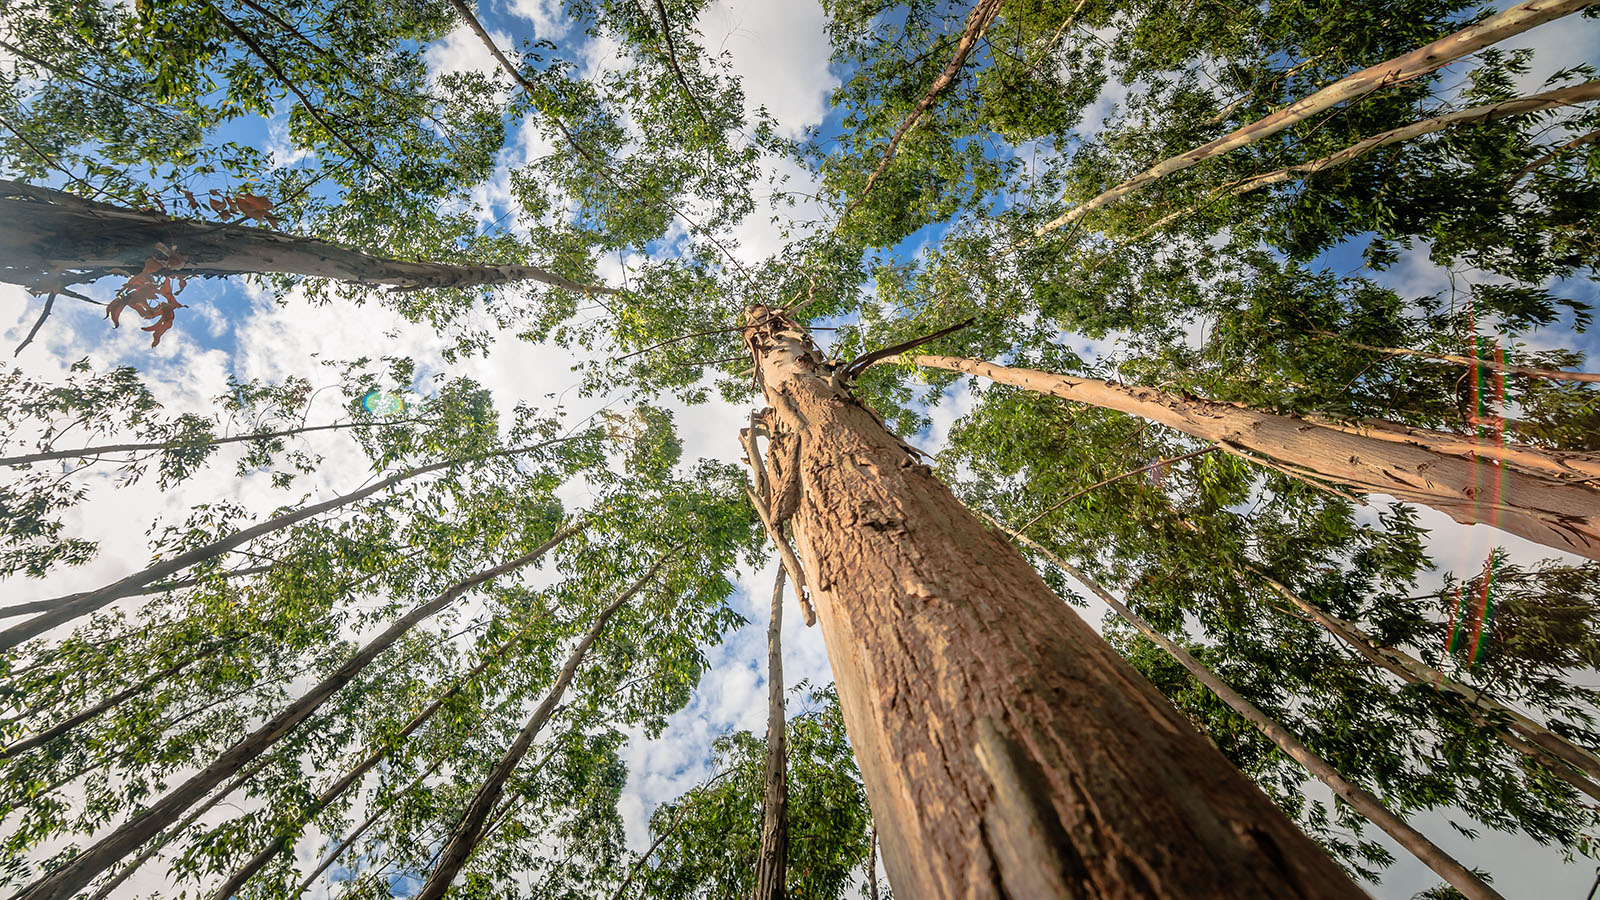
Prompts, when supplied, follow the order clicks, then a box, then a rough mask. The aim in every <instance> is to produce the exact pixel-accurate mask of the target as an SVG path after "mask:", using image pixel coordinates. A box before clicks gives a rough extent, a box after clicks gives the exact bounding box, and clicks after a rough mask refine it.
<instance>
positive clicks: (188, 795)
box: [15, 525, 579, 900]
mask: <svg viewBox="0 0 1600 900" xmlns="http://www.w3.org/2000/svg"><path fill="white" fill-rule="evenodd" d="M578 529H579V526H577V525H573V526H571V527H568V528H565V529H563V530H561V531H560V532H558V533H557V534H556V536H555V537H553V538H551V539H550V540H548V541H546V542H545V543H544V544H543V545H541V546H540V547H539V548H537V549H535V550H534V551H532V552H530V553H526V554H523V555H522V556H519V557H517V558H516V559H513V560H511V561H510V562H506V563H502V564H500V565H498V566H494V567H493V568H489V569H485V570H484V571H482V572H479V573H478V574H476V575H474V576H472V577H471V578H467V579H465V580H463V581H460V582H457V583H456V584H454V585H452V586H451V587H450V588H449V589H448V590H446V591H445V592H444V593H442V594H440V595H438V596H437V597H435V598H433V599H432V600H429V601H428V602H427V603H424V604H422V605H421V606H418V607H417V608H415V609H413V610H412V611H411V612H409V613H407V614H406V615H405V616H404V617H402V618H401V619H400V620H399V621H397V622H395V623H394V624H393V625H390V626H389V627H388V629H386V630H385V631H384V632H383V633H382V634H380V635H378V636H377V637H375V638H373V639H372V640H371V641H369V642H368V643H367V645H366V646H364V647H362V648H361V650H359V651H358V652H357V653H356V654H355V655H354V656H352V657H351V658H350V659H349V660H347V661H346V662H345V664H344V665H342V666H340V667H339V669H338V670H337V671H335V672H334V673H333V674H331V675H329V676H328V677H326V678H324V679H323V680H322V681H320V682H319V683H317V684H316V685H315V686H314V687H312V688H311V689H310V690H309V691H307V692H306V693H305V694H303V695H302V696H301V697H300V698H299V699H298V700H296V701H295V702H294V703H293V704H291V705H290V706H289V708H288V709H286V710H284V711H283V712H281V713H279V714H278V715H277V716H275V717H273V718H272V719H271V720H270V721H268V722H267V723H266V724H264V725H262V726H261V727H260V728H258V729H256V730H255V731H254V732H252V733H251V734H249V735H247V736H246V737H244V738H242V739H240V740H239V742H238V743H236V744H234V745H233V746H232V747H230V748H229V749H227V750H226V751H224V752H223V753H222V755H221V756H219V757H218V758H217V759H216V760H215V761H213V762H212V763H211V764H210V765H208V766H206V768H205V769H203V770H201V771H200V772H199V773H198V774H196V775H194V776H192V777H190V778H189V780H188V781H185V782H184V783H183V784H182V785H179V786H178V787H177V788H176V789H174V790H172V791H171V792H169V793H168V794H167V795H166V796H165V797H162V798H161V799H160V800H158V801H157V802H156V803H155V804H154V805H152V806H150V807H149V808H148V809H146V810H145V811H144V812H142V813H139V814H138V815H136V816H134V817H133V818H131V819H129V820H128V821H127V822H125V823H123V824H122V825H121V826H120V827H119V828H117V830H115V831H113V832H112V833H111V834H110V835H108V836H106V837H105V838H103V839H101V840H100V841H99V842H98V843H96V844H95V845H94V846H92V847H90V848H89V849H88V850H85V851H83V852H82V853H80V854H78V855H77V856H76V857H74V858H73V859H72V860H70V861H69V862H67V863H66V864H64V865H62V866H61V867H60V868H58V869H55V870H54V871H52V872H51V873H50V874H48V875H46V876H45V877H43V878H41V879H39V880H38V881H36V882H34V883H33V884H32V885H30V886H28V887H27V888H25V889H23V890H22V891H21V892H20V893H18V894H17V895H15V900H68V898H70V897H73V896H74V895H76V894H77V893H78V892H79V891H81V890H83V889H84V888H85V887H87V886H88V885H89V883H90V882H91V881H93V880H94V879H95V877H96V876H98V875H99V874H100V873H101V872H104V871H105V870H106V869H107V868H109V867H110V866H111V865H112V864H113V863H115V862H116V861H117V860H119V859H121V858H122V857H124V856H126V855H128V854H129V853H131V852H132V851H133V850H134V848H136V847H138V846H139V845H140V844H142V843H144V842H145V841H147V840H149V839H151V838H152V837H154V836H155V835H156V834H157V833H158V832H160V831H161V829H163V828H165V827H167V826H168V825H170V824H172V823H173V822H174V821H176V820H177V819H178V817H179V816H181V815H182V814H183V811H184V810H186V809H188V808H189V807H191V806H193V805H194V804H195V803H196V802H198V801H199V799H200V798H201V797H204V796H205V795H206V794H207V793H208V792H209V791H210V790H211V789H212V788H214V787H216V786H217V785H218V784H220V783H222V782H223V781H224V780H226V779H227V778H229V777H230V776H232V775H233V774H234V773H235V772H238V771H239V769H241V768H242V767H244V766H245V765H247V764H248V763H249V762H250V761H251V760H252V759H255V758H256V757H258V756H260V755H261V754H262V753H264V752H265V751H266V750H267V748H269V747H271V746H272V745H273V744H275V743H277V742H278V740H279V739H281V738H282V737H283V736H284V735H286V734H288V733H289V732H290V731H291V730H292V729H293V728H294V727H295V726H296V725H299V724H300V723H301V722H303V721H305V720H306V719H307V718H309V717H310V716H311V714H312V713H314V712H316V711H317V710H318V709H319V708H320V707H321V706H322V704H323V703H325V702H327V700H328V698H330V697H332V696H333V695H334V694H335V693H336V692H338V690H339V689H340V688H342V687H344V686H345V685H346V684H349V683H350V682H351V681H352V680H353V679H354V678H355V677H356V676H357V675H359V674H360V673H361V671H362V670H363V669H365V668H366V667H367V666H368V665H370V664H371V663H372V661H373V660H375V659H377V658H378V655H379V654H381V653H382V652H383V651H384V650H387V649H388V648H389V647H391V646H393V645H394V643H395V642H396V641H398V640H399V639H400V638H401V637H403V636H404V635H405V634H406V633H407V632H409V631H410V630H411V629H412V628H413V627H415V626H416V625H417V624H418V623H419V622H421V621H423V620H424V619H427V618H428V617H429V616H432V615H434V614H435V613H438V612H440V611H441V610H443V609H444V608H445V607H447V606H449V605H450V604H451V603H452V602H453V601H454V600H455V599H456V598H457V597H460V596H461V595H462V594H465V593H467V592H468V591H470V590H472V589H473V588H476V587H478V586H480V585H482V584H484V583H486V582H489V581H492V580H493V579H495V578H498V577H500V576H501V575H504V574H506V573H507V572H511V571H513V570H515V569H519V568H522V567H523V566H526V565H528V564H530V563H532V562H534V561H536V560H538V559H539V558H540V557H541V556H543V555H544V554H545V553H546V552H547V551H549V550H550V549H551V548H552V547H554V546H556V545H557V544H559V543H560V542H561V541H562V540H564V539H566V538H567V537H570V536H571V535H572V534H574V533H576V532H577V531H578Z"/></svg>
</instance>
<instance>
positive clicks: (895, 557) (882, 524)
mask: <svg viewBox="0 0 1600 900" xmlns="http://www.w3.org/2000/svg"><path fill="white" fill-rule="evenodd" d="M746 321H747V322H749V323H751V324H749V325H748V326H747V327H746V340H747V342H748V345H749V348H750V351H751V355H752V357H753V359H754V361H755V375H756V382H757V384H758V385H759V386H760V387H761V389H762V390H763V391H764V393H765V395H766V397H767V400H768V401H769V402H770V403H771V404H772V408H773V412H772V419H771V422H772V426H773V428H774V429H775V433H776V434H777V435H778V436H779V438H780V439H782V438H788V439H793V440H796V441H798V442H799V450H798V459H799V471H798V476H799V478H800V488H799V490H798V492H797V493H798V495H799V496H798V500H797V501H796V503H795V509H794V512H793V517H794V533H795V536H796V539H797V543H798V545H799V547H800V555H801V559H802V562H804V563H805V568H806V572H807V573H808V575H809V576H810V578H811V581H812V588H813V591H814V592H815V593H814V600H815V603H816V606H817V618H818V622H819V624H820V627H821V628H822V634H823V639H824V641H825V642H826V644H827V647H828V654H829V659H830V661H831V663H832V667H833V673H834V680H835V682H836V683H837V685H838V690H839V698H840V704H841V707H842V709H843V712H844V717H845V723H846V726H847V728H848V729H849V732H850V739H851V744H852V745H853V746H854V747H855V750H856V756H857V761H858V762H859V764H860V768H861V775H862V780H863V782H864V783H865V786H866V790H867V797H868V799H869V800H870V802H871V805H872V812H873V819H874V821H875V822H877V823H878V826H879V834H880V840H881V842H882V845H883V859H884V865H885V867H886V869H887V870H888V873H889V879H890V883H891V884H892V885H893V886H894V890H895V893H896V895H898V896H903V897H917V898H930V900H939V898H957V897H959V898H968V900H990V898H992V900H999V898H1005V897H1011V898H1020V897H1028V898H1041V900H1043V898H1067V897H1073V898H1088V900H1099V898H1134V897H1138V898H1192V897H1197V896H1228V897H1236V898H1268V897H1270V898H1274V900H1284V898H1313V897H1315V898H1334V897H1338V898H1352V897H1362V896H1365V895H1364V894H1363V892H1362V891H1361V890H1360V888H1358V887H1356V885H1355V884H1354V883H1353V882H1352V881H1351V880H1350V878H1349V877H1348V876H1347V875H1346V874H1345V873H1344V872H1343V871H1341V870H1340V869H1339V868H1338V866H1336V865H1334V864H1333V863H1332V861H1330V860H1329V859H1328V858H1327V856H1326V855H1325V854H1324V853H1323V852H1322V850H1321V849H1320V848H1318V847H1317V846H1316V845H1315V844H1314V843H1313V842H1311V841H1310V840H1309V839H1308V838H1307V837H1306V836H1305V835H1304V834H1302V833H1301V832H1300V831H1299V830H1298V829H1296V828H1295V826H1294V825H1293V824H1291V823H1290V822H1289V820H1288V819H1287V818H1285V817H1284V815H1283V813H1282V812H1280V811H1279V810H1278V809H1277V807H1275V806H1274V805H1273V804H1272V802H1271V801H1270V800H1268V799H1267V797H1266V796H1265V795H1263V794H1262V793H1261V792H1260V790H1259V789H1257V788H1256V786H1255V785H1254V784H1252V783H1251V782H1250V781H1249V780H1248V779H1246V778H1245V777H1244V776H1243V775H1242V774H1240V773H1239V772H1238V771H1237V770H1236V769H1234V768H1233V766H1232V765H1230V764H1229V763H1228V761H1227V760H1226V759H1225V758H1224V757H1223V756H1222V754H1221V753H1220V752H1219V751H1218V750H1217V749H1216V748H1214V747H1212V746H1211V745H1210V744H1209V743H1207V742H1206V740H1205V738H1203V737H1202V736H1201V735H1200V734H1199V733H1198V732H1197V731H1195V729H1194V727H1193V726H1192V725H1190V724H1189V722H1188V721H1187V720H1186V719H1184V718H1183V717H1182V716H1181V715H1179V714H1178V712H1177V711H1176V710H1174V709H1173V708H1172V706H1171V704H1169V703H1168V702H1167V701H1166V699H1165V698H1164V697H1162V696H1161V695H1160V693H1159V692H1157V691H1156V690H1155V688H1154V687H1152V686H1151V685H1150V683H1149V682H1148V681H1146V680H1145V679H1144V678H1143V677H1141V676H1140V675H1139V674H1138V673H1137V672H1135V671H1134V670H1133V669H1132V668H1131V667H1130V666H1129V665H1128V664H1127V663H1126V662H1124V661H1123V660H1122V659H1121V658H1120V657H1119V656H1118V655H1117V654H1116V652H1115V651H1113V650H1112V649H1111V647H1110V646H1108V645H1107V644H1106V643H1105V642H1104V641H1103V640H1101V639H1100V637H1099V636H1098V635H1096V634H1095V633H1094V631H1093V630H1092V629H1090V628H1089V627H1088V626H1087V625H1086V624H1084V622H1083V621H1082V620H1080V619H1079V618H1077V617H1076V616H1075V615H1074V614H1073V613H1072V612H1071V611H1070V610H1069V608H1068V607H1067V605H1066V604H1064V603H1062V602H1061V598H1060V597H1058V596H1057V595H1056V594H1055V592H1054V591H1052V590H1051V589H1050V588H1049V587H1048V586H1047V585H1046V584H1045V583H1044V581H1043V580H1042V579H1041V578H1040V577H1039V575H1038V573H1037V572H1035V571H1034V570H1033V567H1032V566H1031V565H1030V564H1029V563H1028V561H1027V560H1025V559H1023V557H1022V556H1021V555H1020V554H1019V553H1017V551H1016V550H1015V549H1013V548H1012V547H1011V545H1010V544H1009V543H1007V542H1006V541H1004V540H1001V539H1000V538H999V537H997V536H995V535H994V534H991V533H990V532H989V531H988V529H986V528H985V527H984V526H983V524H982V523H981V522H980V521H978V520H977V519H976V518H975V517H974V516H973V515H972V513H970V512H969V511H968V510H967V509H966V508H965V507H964V506H963V505H962V504H961V502H960V501H959V500H957V499H956V498H955V496H954V495H953V494H951V493H950V491H949V489H948V488H946V487H945V486H944V485H943V484H941V483H940V482H939V481H938V480H937V479H936V478H935V477H934V476H933V473H932V471H931V470H930V469H929V468H928V467H927V466H924V465H921V464H919V463H918V462H917V461H916V460H915V459H914V458H913V457H912V456H911V455H910V453H909V452H908V451H907V450H906V448H905V446H904V445H903V444H902V443H901V442H900V441H899V440H898V439H896V438H895V437H894V436H893V435H892V434H890V433H889V432H888V430H887V429H886V428H885V427H884V426H883V424H882V423H881V422H880V421H879V420H878V418H877V417H876V416H875V415H874V414H873V413H872V412H871V411H869V410H868V409H867V408H866V407H865V406H863V405H861V404H860V403H859V402H857V401H856V400H855V399H854V398H853V397H852V396H850V395H849V393H848V392H847V391H846V389H845V388H844V386H843V381H844V379H843V378H836V377H835V376H836V375H837V374H840V373H837V372H836V371H835V369H834V367H833V366H831V365H830V364H828V363H827V362H825V361H824V360H823V358H822V356H821V354H820V353H818V352H817V350H816V349H815V347H814V346H812V344H811V342H810V339H809V337H808V336H807V335H806V333H805V331H804V329H803V328H802V327H801V326H800V325H799V324H798V323H796V322H795V321H794V320H793V319H791V318H788V317H786V316H783V315H781V314H776V313H774V311H772V310H770V309H768V308H766V307H759V306H758V307H753V308H752V309H750V310H747V318H746Z"/></svg>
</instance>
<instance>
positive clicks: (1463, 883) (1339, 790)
mask: <svg viewBox="0 0 1600 900" xmlns="http://www.w3.org/2000/svg"><path fill="white" fill-rule="evenodd" d="M984 518H989V517H988V516H985V517H984ZM989 521H990V522H994V524H995V525H996V526H997V527H999V528H1000V529H1001V530H1002V531H1005V532H1006V533H1007V534H1009V535H1010V536H1011V537H1012V538H1013V539H1014V540H1017V541H1019V542H1021V543H1022V544H1024V545H1026V546H1027V547H1028V548H1029V549H1031V550H1033V551H1034V552H1035V553H1038V554H1039V555H1040V556H1042V557H1044V558H1045V559H1046V560H1048V561H1049V562H1050V563H1051V564H1052V565H1054V566H1056V567H1057V568H1059V569H1061V570H1062V571H1063V572H1066V573H1067V574H1068V575H1071V576H1072V577H1073V578H1075V579H1077V580H1078V581H1079V582H1080V583H1081V584H1082V585H1083V586H1084V587H1086V588H1088V589H1089V590H1091V591H1093V592H1094V594H1095V596H1097V597H1099V598H1100V600H1101V602H1103V603H1105V605H1107V606H1109V607H1111V609H1112V611H1113V612H1115V613H1116V614H1117V615H1119V616H1121V617H1122V619H1123V621H1125V622H1127V623H1128V624H1129V625H1132V626H1133V627H1134V628H1137V629H1138V630H1139V633H1140V634H1143V635H1144V636H1145V637H1147V638H1149V639H1150V640H1151V641H1153V642H1154V643H1155V644H1156V645H1157V646H1159V647H1160V648H1161V649H1163V650H1165V651H1167V653H1168V654H1169V655H1170V656H1171V657H1172V658H1173V659H1175V660H1177V661H1178V664H1179V665H1181V666H1183V668H1184V669H1185V670H1186V671H1188V673H1189V674H1190V675H1192V676H1194V678H1195V680H1196V681H1199V682H1200V683H1201V684H1203V685H1205V687H1206V688H1207V689H1208V690H1210V691H1211V693H1213V694H1215V695H1216V696H1217V699H1219V700H1221V701H1222V702H1223V703H1225V704H1227V706H1228V708H1229V709H1231V710H1233V711H1234V712H1236V713H1238V714H1239V715H1240V716H1241V717H1243V718H1244V720H1245V721H1247V722H1249V723H1250V724H1251V725H1253V726H1255V729H1256V730H1257V731H1259V732H1261V733H1262V734H1263V735H1266V737H1267V738H1268V739H1269V740H1271V741H1272V742H1273V743H1274V744H1276V745H1277V747H1278V749H1279V750H1282V751H1283V752H1284V754H1285V755H1287V756H1288V757H1289V758H1290V759H1293V760H1294V761H1295V762H1298V763H1299V764H1300V765H1302V766H1304V767H1305V769H1306V771H1308V772H1310V773H1311V774H1312V775H1315V776H1316V777H1317V780H1319V781H1321V782H1322V783H1323V784H1326V785H1327V786H1328V787H1329V789H1331V790H1332V791H1333V792H1334V793H1335V794H1336V795H1338V796H1339V797H1340V798H1341V799H1343V800H1344V801H1345V802H1346V803H1348V804H1350V806H1351V808H1353V809H1354V810H1355V811H1356V812H1358V813H1360V814H1361V815H1362V816H1364V817H1365V818H1366V819H1367V821H1369V822H1371V823H1372V824H1374V825H1376V826H1378V827H1379V828H1381V829H1383V832H1384V833H1385V834H1387V835H1389V836H1390V837H1392V838H1394V840H1395V842H1396V843H1398V844H1399V845H1400V846H1402V847H1404V848H1405V849H1406V850H1407V851H1409V852H1410V853H1411V855H1412V856H1415V857H1416V858H1417V859H1419V860H1421V861H1422V863H1423V864H1424V865H1426V866H1427V867H1428V868H1430V869H1432V870H1433V871H1434V872H1436V873H1438V875H1439V877H1441V878H1443V879H1444V880H1445V881H1447V882H1449V883H1450V885H1451V886H1452V887H1454V888H1455V889H1456V890H1458V891H1460V892H1461V893H1462V894H1463V895H1465V896H1466V897H1467V898H1469V900H1505V898H1504V897H1502V896H1501V895H1500V892H1499V891H1496V890H1495V889H1494V888H1492V887H1490V886H1489V885H1487V884H1485V883H1484V881H1483V879H1481V878H1479V877H1478V876H1477V875H1476V874H1475V873H1474V872H1473V871H1472V870H1471V869H1468V868H1467V867H1466V866H1463V865H1462V864H1461V863H1460V862H1459V861H1457V860H1456V858H1455V857H1453V856H1451V855H1450V854H1448V853H1446V852H1445V851H1444V850H1443V849H1441V848H1440V847H1439V846H1438V845H1437V844H1435V843H1434V842H1433V841H1430V840H1428V838H1427V837H1425V836H1424V835H1423V834H1421V833H1420V832H1418V831H1417V830H1416V829H1414V828H1412V827H1411V826H1410V825H1408V824H1406V822H1405V820H1403V819H1401V818H1400V817H1399V816H1397V815H1395V814H1394V813H1393V812H1390V811H1389V809H1388V807H1386V806H1384V805H1383V802H1382V801H1381V800H1379V799H1378V798H1377V797H1374V796H1373V795H1372V794H1370V793H1368V792H1367V791H1365V790H1363V789H1362V788H1360V787H1358V786H1356V785H1354V784H1351V783H1350V782H1348V781H1346V780H1345V779H1344V776H1342V775H1340V774H1339V771H1338V770H1337V769H1335V768H1334V767H1333V765H1332V764H1330V763H1329V762H1328V761H1327V760H1325V759H1323V758H1322V757H1321V756H1318V755H1317V754H1316V753H1315V752H1313V751H1312V750H1311V748H1310V747H1307V746H1306V745H1305V744H1302V743H1300V741H1299V739H1297V738H1296V737H1295V736H1294V735H1293V734H1291V733H1289V731H1288V730H1287V729H1285V728H1284V727H1283V726H1282V725H1280V724H1278V722H1277V720H1275V719H1273V718H1272V717H1270V716H1268V715H1267V714H1266V713H1264V712H1262V711H1261V709H1260V708H1259V707H1257V706H1256V705H1255V704H1254V703H1251V702H1250V701H1249V700H1246V699H1245V698H1244V697H1242V696H1240V695H1239V693H1238V692H1237V691H1235V690H1234V689H1233V688H1232V687H1229V686H1228V683H1227V682H1225V681H1223V680H1222V679H1221V678H1219V677H1218V676H1217V673H1216V672H1213V671H1212V670H1211V669H1210V667H1208V666H1206V664H1205V663H1202V662H1201V661H1200V660H1198V659H1195V658H1194V656H1193V655H1191V654H1190V653H1189V651H1188V650H1185V649H1184V648H1183V646H1182V645H1181V644H1179V643H1178V642H1176V641H1174V640H1172V639H1170V638H1168V637H1167V636H1166V635H1164V634H1162V633H1161V632H1160V631H1158V630H1156V628H1155V626H1153V625H1151V624H1150V623H1149V622H1147V621H1145V619H1144V617H1143V616H1141V615H1139V614H1138V613H1136V612H1134V611H1133V610H1132V609H1130V608H1129V607H1128V606H1127V605H1126V604H1124V603H1123V602H1122V601H1120V600H1118V599H1117V598H1116V597H1113V596H1112V595H1111V593H1110V592H1109V591H1107V590H1106V589H1105V588H1103V587H1101V586H1100V583H1099V582H1098V581H1095V580H1094V579H1093V578H1090V577H1089V576H1088V574H1086V573H1084V572H1082V571H1080V570H1079V569H1078V567H1077V566H1074V565H1073V564H1071V563H1069V562H1067V561H1066V560H1064V559H1062V558H1061V557H1059V556H1057V555H1056V554H1054V553H1052V552H1050V550H1048V549H1046V548H1045V547H1043V546H1041V545H1040V544H1039V543H1038V542H1036V541H1034V540H1032V539H1030V538H1028V537H1025V536H1023V535H1021V534H1019V533H1017V532H1014V531H1011V530H1010V529H1008V528H1006V527H1005V526H1003V525H1000V523H999V522H995V521H994V520H993V519H989Z"/></svg>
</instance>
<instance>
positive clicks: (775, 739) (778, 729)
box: [752, 566, 789, 900]
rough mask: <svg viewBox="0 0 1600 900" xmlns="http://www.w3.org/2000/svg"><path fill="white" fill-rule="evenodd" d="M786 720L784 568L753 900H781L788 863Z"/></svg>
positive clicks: (774, 621)
mask: <svg viewBox="0 0 1600 900" xmlns="http://www.w3.org/2000/svg"><path fill="white" fill-rule="evenodd" d="M788 743H789V719H788V717H787V716H786V715H784V711H783V567H782V566H779V567H778V575H777V578H776V579H775V580H774V583H773V585H772V618H771V620H770V621H769V622H768V623H767V772H766V778H765V780H764V782H763V784H764V785H765V788H764V789H763V790H762V794H761V851H760V853H759V855H757V856H756V877H755V882H756V886H755V893H754V894H753V895H752V898H753V900H784V897H785V896H787V895H786V894H785V893H784V876H785V875H786V874H787V869H788V863H789V782H788V772H787V769H788V761H789V753H788Z"/></svg>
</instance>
